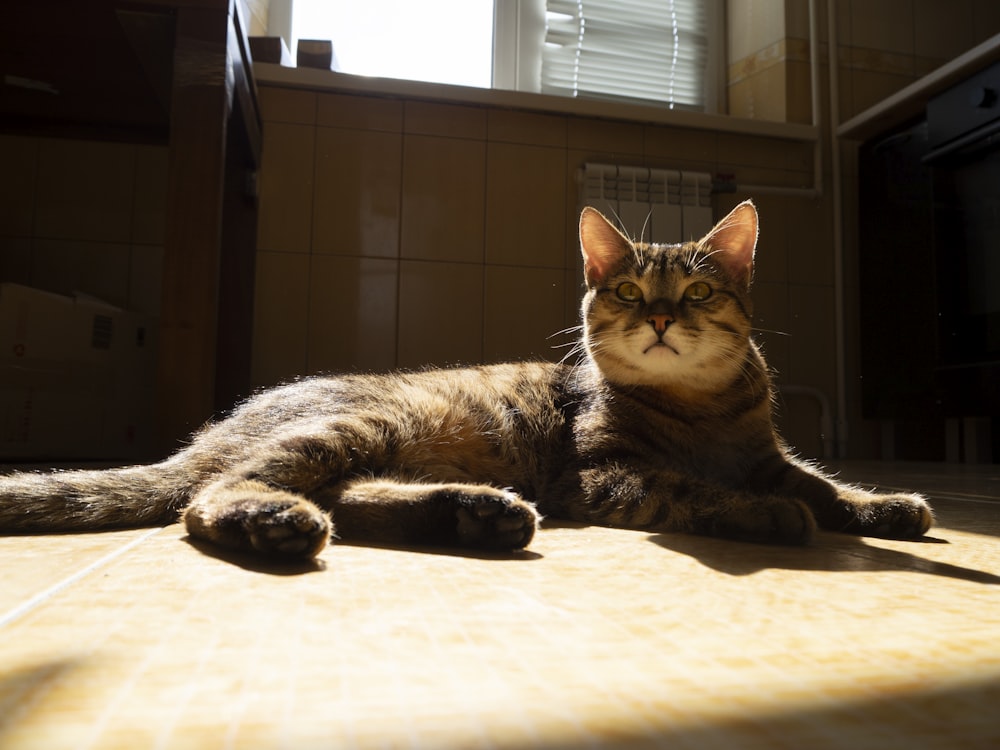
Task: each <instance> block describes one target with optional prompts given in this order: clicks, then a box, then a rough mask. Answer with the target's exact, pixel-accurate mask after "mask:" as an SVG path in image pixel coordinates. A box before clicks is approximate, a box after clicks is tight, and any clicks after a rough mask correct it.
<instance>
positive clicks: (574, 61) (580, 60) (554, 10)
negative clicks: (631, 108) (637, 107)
mask: <svg viewBox="0 0 1000 750" xmlns="http://www.w3.org/2000/svg"><path fill="white" fill-rule="evenodd" d="M545 10H546V14H545V15H546V18H545V20H546V28H545V47H544V49H543V50H542V66H541V68H542V70H541V79H542V80H541V90H542V92H544V93H550V94H557V95H562V96H581V97H594V98H610V99H648V100H653V101H658V102H662V103H665V104H667V105H668V106H669V107H670V108H671V109H673V108H674V107H675V106H676V107H681V108H685V109H703V108H704V105H705V85H704V80H705V66H706V64H707V61H708V18H707V14H706V12H705V8H704V5H703V3H702V2H700V1H699V0H547V1H546V5H545Z"/></svg>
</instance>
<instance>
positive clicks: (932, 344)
mask: <svg viewBox="0 0 1000 750" xmlns="http://www.w3.org/2000/svg"><path fill="white" fill-rule="evenodd" d="M925 114H926V116H925V118H924V119H922V120H920V121H919V122H914V123H910V124H908V125H907V126H905V127H903V128H900V129H897V130H896V131H895V132H893V133H889V134H887V135H886V136H884V137H882V138H879V139H876V140H874V141H872V142H869V143H867V144H865V145H864V146H863V147H862V149H861V153H860V159H859V170H860V171H859V175H860V206H859V227H860V257H859V262H858V270H859V274H860V287H859V289H860V297H861V299H860V303H861V310H860V319H861V371H862V408H863V413H864V416H865V417H867V418H871V419H879V420H882V421H883V423H884V424H886V425H889V426H890V428H891V429H892V430H894V435H893V444H894V446H895V454H896V455H894V456H893V457H894V458H902V459H943V458H950V459H957V458H962V459H964V460H967V461H977V462H978V461H1000V446H998V439H997V438H998V436H1000V430H998V429H997V427H998V424H1000V63H998V64H996V65H993V66H991V67H989V68H987V69H985V70H983V71H982V72H980V73H978V74H976V75H974V76H972V77H970V78H969V79H967V80H966V81H964V82H963V83H961V84H959V85H957V86H955V87H953V88H951V89H949V90H948V91H945V92H944V93H942V94H939V95H938V96H936V97H935V98H934V99H932V100H931V101H929V102H928V104H927V108H926V112H925Z"/></svg>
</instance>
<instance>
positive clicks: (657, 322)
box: [646, 315, 674, 336]
mask: <svg viewBox="0 0 1000 750" xmlns="http://www.w3.org/2000/svg"><path fill="white" fill-rule="evenodd" d="M646 322H647V323H649V324H650V325H651V326H653V330H654V331H656V332H657V333H658V334H660V335H661V336H662V335H663V334H664V333H666V331H667V326H669V325H670V324H671V323H673V322H674V319H673V318H671V317H670V316H669V315H650V316H649V317H648V318H646Z"/></svg>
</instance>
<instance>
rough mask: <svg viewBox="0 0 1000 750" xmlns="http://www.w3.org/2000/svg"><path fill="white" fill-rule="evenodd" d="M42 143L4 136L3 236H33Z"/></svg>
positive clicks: (0, 170) (0, 143)
mask: <svg viewBox="0 0 1000 750" xmlns="http://www.w3.org/2000/svg"><path fill="white" fill-rule="evenodd" d="M37 173H38V139H36V138H21V137H18V136H9V135H4V136H0V174H2V175H3V179H0V235H8V236H12V237H29V236H31V226H32V218H33V215H34V211H35V183H36V178H37Z"/></svg>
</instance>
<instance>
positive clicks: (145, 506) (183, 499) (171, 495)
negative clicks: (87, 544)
mask: <svg viewBox="0 0 1000 750" xmlns="http://www.w3.org/2000/svg"><path fill="white" fill-rule="evenodd" d="M191 490H192V487H191V477H190V476H189V475H187V476H186V475H185V471H184V467H183V466H182V465H180V464H179V462H178V461H177V460H176V459H168V460H167V461H164V462H162V463H158V464H151V465H148V466H129V467H124V468H119V469H100V470H90V469H86V470H69V471H47V472H16V473H13V474H7V475H3V476H0V534H10V533H18V532H22V533H23V532H43V531H88V530H94V529H108V528H115V527H137V526H159V525H164V524H168V523H173V522H174V521H176V520H177V518H178V515H179V513H180V511H181V509H182V508H183V507H184V505H186V503H187V500H188V497H189V495H190V493H191Z"/></svg>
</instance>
